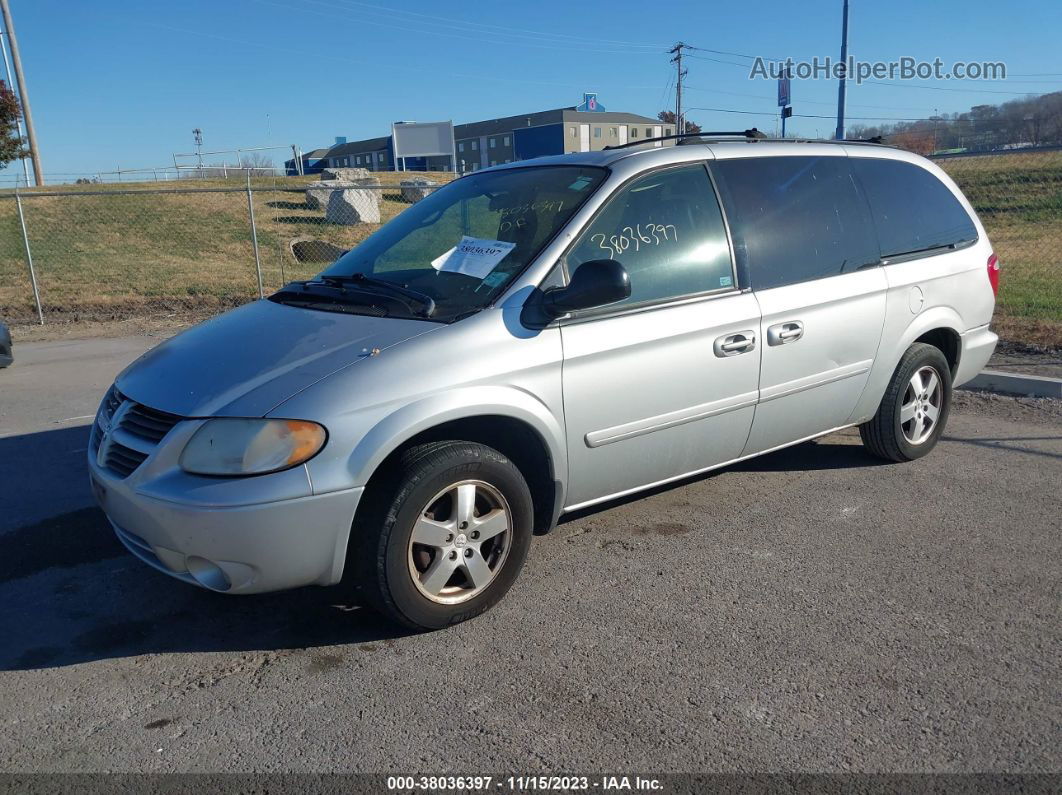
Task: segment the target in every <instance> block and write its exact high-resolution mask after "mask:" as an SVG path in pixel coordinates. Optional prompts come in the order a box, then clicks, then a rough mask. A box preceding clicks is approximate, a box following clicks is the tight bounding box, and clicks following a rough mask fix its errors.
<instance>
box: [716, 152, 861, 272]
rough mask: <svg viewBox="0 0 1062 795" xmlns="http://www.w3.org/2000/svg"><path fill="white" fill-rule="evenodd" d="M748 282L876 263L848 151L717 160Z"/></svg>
mask: <svg viewBox="0 0 1062 795" xmlns="http://www.w3.org/2000/svg"><path fill="white" fill-rule="evenodd" d="M711 168H712V172H713V173H714V174H715V177H716V180H717V183H718V185H719V189H720V193H721V194H722V196H723V202H724V205H725V206H726V210H727V218H728V220H729V221H730V229H731V234H732V235H733V238H734V246H735V255H736V257H737V260H738V266H739V269H740V276H741V280H742V283H748V282H751V285H752V287H753V288H754V289H757V290H766V289H770V288H772V287H781V286H783V285H787V284H796V283H798V282H806V281H810V280H812V279H822V278H826V277H828V276H836V275H838V274H841V273H848V272H851V271H855V270H858V269H859V268H862V267H864V266H866V265H870V264H875V265H876V264H877V263H878V244H877V239H876V238H875V236H874V227H873V224H872V223H871V221H870V216H869V213H868V211H867V203H866V201H865V200H864V199H863V196H862V195H861V194H860V193H859V191H858V189H857V187H856V185H855V181H854V180H853V178H852V173H851V171H850V169H849V168H848V158H846V157H803V156H798V157H754V158H738V159H735V160H718V161H716V162H714V163H713V164H712V166H711Z"/></svg>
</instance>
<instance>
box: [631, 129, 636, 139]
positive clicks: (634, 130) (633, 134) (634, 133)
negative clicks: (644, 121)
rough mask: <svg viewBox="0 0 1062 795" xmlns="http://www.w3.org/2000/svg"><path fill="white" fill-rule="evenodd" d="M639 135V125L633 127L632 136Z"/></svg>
mask: <svg viewBox="0 0 1062 795" xmlns="http://www.w3.org/2000/svg"><path fill="white" fill-rule="evenodd" d="M637 137H638V128H637V127H631V138H637Z"/></svg>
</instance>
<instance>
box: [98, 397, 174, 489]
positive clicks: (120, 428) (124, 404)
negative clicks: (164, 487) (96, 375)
mask: <svg viewBox="0 0 1062 795" xmlns="http://www.w3.org/2000/svg"><path fill="white" fill-rule="evenodd" d="M180 420H181V417H178V416H177V415H176V414H168V413H167V412H165V411H159V410H157V409H153V408H149V407H148V406H143V405H141V404H140V403H135V402H133V401H131V400H129V399H128V398H126V397H125V396H124V395H122V393H121V392H119V391H118V389H117V388H116V387H113V386H112V387H111V388H110V389H109V390H108V392H107V395H106V397H104V399H103V403H102V404H101V405H100V410H99V412H98V413H97V414H96V421H95V422H94V423H93V425H92V439H91V446H92V452H93V453H95V454H96V456H97V460H98V461H100V463H101V465H102V466H103V467H105V468H106V469H108V470H110V471H111V472H113V473H114V474H115V475H118V476H119V477H122V478H126V477H129V476H130V475H131V474H133V472H135V471H136V469H137V467H139V466H140V465H141V464H142V463H144V460H145V459H146V458H147V457H148V456H149V455H151V453H152V451H154V449H155V447H156V446H157V445H158V443H159V442H161V441H162V439H163V437H165V436H166V434H167V433H169V431H170V428H172V427H173V426H174V425H176V424H177V423H178V422H180ZM104 428H108V429H109V430H108V431H105V430H104ZM101 445H102V446H103V447H104V449H103V457H102V459H100V446H101Z"/></svg>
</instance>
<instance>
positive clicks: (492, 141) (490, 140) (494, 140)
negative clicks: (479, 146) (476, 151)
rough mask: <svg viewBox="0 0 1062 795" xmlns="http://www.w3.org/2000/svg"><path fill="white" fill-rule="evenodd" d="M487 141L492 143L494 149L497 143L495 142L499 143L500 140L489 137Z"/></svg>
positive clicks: (491, 146)
mask: <svg viewBox="0 0 1062 795" xmlns="http://www.w3.org/2000/svg"><path fill="white" fill-rule="evenodd" d="M487 143H489V144H490V148H491V149H493V148H494V145H495V144H497V143H498V141H497V139H495V138H490V139H489V140H488V141H487Z"/></svg>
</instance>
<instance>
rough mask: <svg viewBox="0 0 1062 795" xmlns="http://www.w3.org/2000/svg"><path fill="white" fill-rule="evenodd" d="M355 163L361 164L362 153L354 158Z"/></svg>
mask: <svg viewBox="0 0 1062 795" xmlns="http://www.w3.org/2000/svg"><path fill="white" fill-rule="evenodd" d="M354 164H355V165H358V166H360V165H361V155H358V156H357V157H355V158H354Z"/></svg>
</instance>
